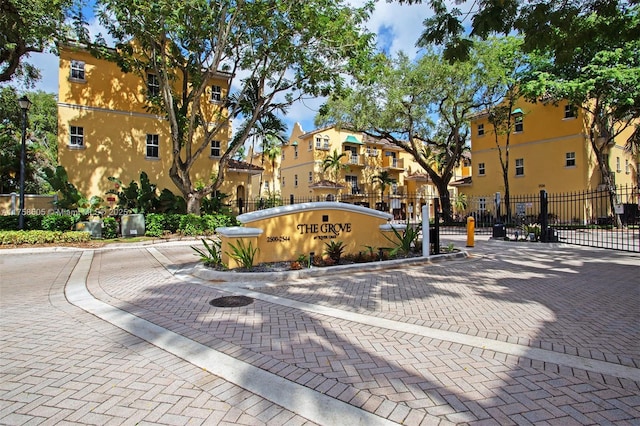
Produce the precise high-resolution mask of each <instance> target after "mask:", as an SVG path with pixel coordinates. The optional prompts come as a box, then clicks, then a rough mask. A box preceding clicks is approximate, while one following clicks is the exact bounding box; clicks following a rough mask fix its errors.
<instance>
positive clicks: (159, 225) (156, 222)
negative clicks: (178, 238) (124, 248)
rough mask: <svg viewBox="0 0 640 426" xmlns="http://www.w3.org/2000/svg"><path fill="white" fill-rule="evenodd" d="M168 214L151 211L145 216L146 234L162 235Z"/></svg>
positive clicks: (150, 235) (151, 235)
mask: <svg viewBox="0 0 640 426" xmlns="http://www.w3.org/2000/svg"><path fill="white" fill-rule="evenodd" d="M166 216H167V215H164V214H158V213H150V214H148V215H146V216H145V218H144V220H145V224H144V227H145V235H147V236H149V237H161V236H162V234H164V229H165V222H166V220H165V218H166Z"/></svg>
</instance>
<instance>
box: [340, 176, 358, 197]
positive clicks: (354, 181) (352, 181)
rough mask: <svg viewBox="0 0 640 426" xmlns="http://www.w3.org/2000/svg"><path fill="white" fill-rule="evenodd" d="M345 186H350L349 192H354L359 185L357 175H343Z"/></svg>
mask: <svg viewBox="0 0 640 426" xmlns="http://www.w3.org/2000/svg"><path fill="white" fill-rule="evenodd" d="M344 180H345V182H346V183H347V186H349V187H350V188H351V194H356V193H357V191H358V189H359V186H358V175H346V176H345V177H344Z"/></svg>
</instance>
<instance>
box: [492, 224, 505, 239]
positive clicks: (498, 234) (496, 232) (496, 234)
mask: <svg viewBox="0 0 640 426" xmlns="http://www.w3.org/2000/svg"><path fill="white" fill-rule="evenodd" d="M492 236H493V238H505V237H506V236H507V229H506V227H505V226H504V224H503V223H496V224H494V225H493V235H492Z"/></svg>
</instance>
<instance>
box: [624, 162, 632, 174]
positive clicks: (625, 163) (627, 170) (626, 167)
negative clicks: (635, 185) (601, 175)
mask: <svg viewBox="0 0 640 426" xmlns="http://www.w3.org/2000/svg"><path fill="white" fill-rule="evenodd" d="M624 172H625V173H626V174H629V173H631V168H630V167H629V159H628V158H625V159H624Z"/></svg>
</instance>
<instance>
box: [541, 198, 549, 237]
mask: <svg viewBox="0 0 640 426" xmlns="http://www.w3.org/2000/svg"><path fill="white" fill-rule="evenodd" d="M548 237H549V199H548V197H547V191H545V190H544V189H542V190H540V242H543V243H548V242H549V238H548Z"/></svg>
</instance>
